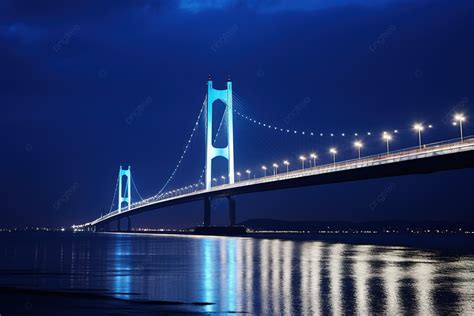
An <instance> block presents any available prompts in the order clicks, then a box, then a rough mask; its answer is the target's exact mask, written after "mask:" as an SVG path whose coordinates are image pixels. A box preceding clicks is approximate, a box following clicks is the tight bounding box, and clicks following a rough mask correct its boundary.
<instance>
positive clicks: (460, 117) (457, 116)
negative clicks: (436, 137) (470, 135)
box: [453, 113, 466, 143]
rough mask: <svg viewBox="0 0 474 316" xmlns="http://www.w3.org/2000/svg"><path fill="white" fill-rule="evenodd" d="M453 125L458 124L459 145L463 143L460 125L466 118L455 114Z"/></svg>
mask: <svg viewBox="0 0 474 316" xmlns="http://www.w3.org/2000/svg"><path fill="white" fill-rule="evenodd" d="M454 120H455V121H454V123H453V125H456V124H458V122H459V132H460V133H461V143H462V142H463V141H464V139H463V130H462V123H463V122H464V121H465V120H466V117H465V116H464V114H460V113H458V114H456V115H454Z"/></svg>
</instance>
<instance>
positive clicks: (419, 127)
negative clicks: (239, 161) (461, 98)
mask: <svg viewBox="0 0 474 316" xmlns="http://www.w3.org/2000/svg"><path fill="white" fill-rule="evenodd" d="M465 121H466V117H465V116H464V114H460V113H457V114H455V115H454V117H453V125H454V126H457V125H459V131H460V134H461V142H463V141H464V139H463V123H464V122H465ZM432 127H433V126H432V125H428V128H432ZM424 129H425V126H424V125H423V124H421V123H415V124H414V125H413V130H415V131H416V132H417V134H418V146H419V148H420V149H421V148H422V147H423V142H422V132H423V131H424ZM395 133H398V131H397V130H395ZM382 139H383V140H384V141H385V142H386V146H387V154H389V153H390V141H391V140H392V139H393V136H392V134H390V133H388V132H383V134H382ZM353 146H354V148H355V149H356V150H357V157H358V159H361V158H362V155H361V150H362V148H363V147H364V143H363V142H362V141H361V140H355V141H354V143H353ZM329 153H330V154H331V155H332V158H333V165H334V167H335V166H336V155H337V153H338V152H337V148H335V147H331V148H330V149H329ZM317 159H318V155H317V154H316V153H314V152H312V153H310V154H309V155H308V156H305V155H301V156H299V160H300V161H301V170H304V169H305V167H306V164H305V163H306V160H308V162H309V167H310V168H311V167H315V166H316V161H317ZM282 164H283V165H284V166H285V167H286V172H287V173H288V172H289V171H290V162H289V160H283V163H282ZM271 168H272V174H273V175H274V176H275V175H277V174H278V171H279V168H280V165H279V164H278V163H276V162H274V163H272V165H271ZM261 170H262V171H263V176H264V177H266V176H267V171H268V167H267V166H266V165H262V166H261ZM245 174H246V177H247V179H248V180H250V179H251V176H252V171H251V170H250V169H246V170H245ZM236 176H237V182H240V181H241V178H242V173H241V172H240V171H237V172H236ZM254 177H255V175H254ZM220 179H221V180H222V184H225V183H226V180H227V177H226V176H221V177H220ZM212 182H213V183H214V184H215V185H218V182H219V181H218V179H217V178H212ZM200 186H204V183H202V182H200V183H199V184H194V185H190V186H186V187H184V188H180V189H177V190H172V191H169V192H166V193H164V194H162V195H161V197H163V198H164V197H167V196H176V195H180V194H183V193H189V192H192V191H195V190H198V189H199V187H200Z"/></svg>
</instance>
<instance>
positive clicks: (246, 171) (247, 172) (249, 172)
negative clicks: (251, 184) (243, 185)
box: [245, 169, 252, 180]
mask: <svg viewBox="0 0 474 316" xmlns="http://www.w3.org/2000/svg"><path fill="white" fill-rule="evenodd" d="M245 173H246V174H248V176H249V180H250V174H251V173H252V172H251V171H250V170H249V169H247V170H245Z"/></svg>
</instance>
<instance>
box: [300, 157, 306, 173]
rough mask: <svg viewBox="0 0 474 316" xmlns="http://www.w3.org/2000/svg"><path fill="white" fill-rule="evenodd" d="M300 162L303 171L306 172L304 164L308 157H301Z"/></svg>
mask: <svg viewBox="0 0 474 316" xmlns="http://www.w3.org/2000/svg"><path fill="white" fill-rule="evenodd" d="M300 160H301V169H302V170H304V162H305V160H306V157H305V156H303V155H301V156H300Z"/></svg>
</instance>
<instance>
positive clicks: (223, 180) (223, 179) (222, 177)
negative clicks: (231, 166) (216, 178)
mask: <svg viewBox="0 0 474 316" xmlns="http://www.w3.org/2000/svg"><path fill="white" fill-rule="evenodd" d="M221 179H222V184H225V176H221Z"/></svg>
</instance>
